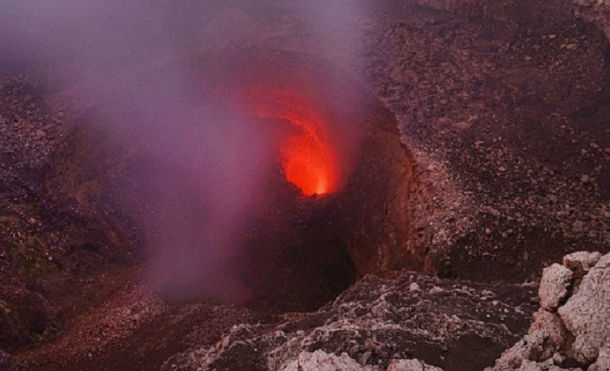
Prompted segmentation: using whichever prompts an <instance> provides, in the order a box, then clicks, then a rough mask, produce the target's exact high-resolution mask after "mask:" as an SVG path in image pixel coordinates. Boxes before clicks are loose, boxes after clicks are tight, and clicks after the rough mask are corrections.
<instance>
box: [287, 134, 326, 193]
mask: <svg viewBox="0 0 610 371" xmlns="http://www.w3.org/2000/svg"><path fill="white" fill-rule="evenodd" d="M303 123H305V124H306V125H311V124H310V123H307V122H301V124H303ZM302 129H303V131H304V133H303V134H301V135H296V136H293V137H291V138H289V139H288V140H287V141H286V142H285V143H284V145H283V147H282V149H281V157H282V166H283V168H284V174H285V176H286V180H288V181H289V182H290V183H292V184H294V185H296V186H297V187H299V189H300V190H301V191H302V192H303V193H304V194H305V195H307V196H312V195H314V194H318V195H323V194H326V193H329V192H330V191H331V189H332V188H331V186H333V185H334V179H333V178H334V163H333V158H332V157H331V156H330V153H329V151H328V149H327V148H326V144H325V143H324V142H323V141H322V140H321V138H320V137H319V136H318V135H317V134H316V132H315V130H311V128H310V127H307V126H304V127H302Z"/></svg>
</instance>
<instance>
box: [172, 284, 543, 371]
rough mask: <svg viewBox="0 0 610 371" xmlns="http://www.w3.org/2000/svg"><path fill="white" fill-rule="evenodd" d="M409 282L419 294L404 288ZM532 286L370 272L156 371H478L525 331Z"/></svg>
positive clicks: (241, 327)
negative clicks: (312, 308)
mask: <svg viewBox="0 0 610 371" xmlns="http://www.w3.org/2000/svg"><path fill="white" fill-rule="evenodd" d="M413 283H416V284H417V286H418V287H419V288H420V290H411V287H413ZM535 290H536V288H535V286H532V285H508V286H507V285H505V284H504V285H502V286H496V285H490V284H487V285H486V284H476V283H460V282H456V281H451V280H442V279H438V278H436V277H432V276H429V275H425V274H421V273H413V272H404V273H401V274H399V275H397V276H396V277H395V278H379V277H377V276H373V275H369V276H365V277H364V278H362V279H361V280H360V281H359V282H358V283H356V284H355V285H354V286H352V287H351V288H349V289H348V290H346V291H345V292H344V293H343V294H341V295H340V296H339V297H338V298H337V299H336V300H335V301H334V302H333V303H330V304H328V305H326V306H324V307H323V308H321V309H320V310H318V311H316V312H312V313H288V314H285V315H283V316H284V319H285V320H284V322H282V323H279V324H272V325H263V324H243V325H239V326H234V327H233V328H232V329H231V330H230V331H229V333H228V334H226V335H225V336H224V337H223V338H222V339H221V340H220V341H218V342H217V343H215V344H213V345H212V346H199V347H197V346H196V347H193V348H191V349H189V350H187V351H185V352H182V353H180V354H177V355H175V356H173V357H171V358H170V359H168V360H167V361H166V363H165V365H164V366H163V368H169V369H216V370H229V369H271V370H277V369H286V370H292V369H303V370H307V369H317V370H319V369H331V370H340V369H341V370H379V371H382V370H398V369H405V368H404V367H407V368H406V369H410V367H414V368H413V369H417V370H430V371H432V370H437V369H436V368H434V367H440V368H442V369H448V370H475V369H482V368H483V367H485V366H486V365H489V364H491V363H492V362H493V360H494V359H496V358H497V357H498V356H499V354H500V352H501V351H502V349H506V347H508V346H509V345H510V344H512V343H513V342H514V341H516V340H517V339H518V338H519V337H520V336H522V334H523V333H525V329H526V327H527V323H528V322H529V320H528V318H529V316H530V315H531V313H532V310H533V308H534V307H535V295H536V294H535V293H536V291H535ZM430 365H433V366H434V367H433V366H430Z"/></svg>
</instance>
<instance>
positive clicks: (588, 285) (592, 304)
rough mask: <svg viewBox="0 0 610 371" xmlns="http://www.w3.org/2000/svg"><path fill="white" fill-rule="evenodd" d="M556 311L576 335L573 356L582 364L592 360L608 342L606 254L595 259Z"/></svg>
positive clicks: (609, 264)
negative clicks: (568, 297)
mask: <svg viewBox="0 0 610 371" xmlns="http://www.w3.org/2000/svg"><path fill="white" fill-rule="evenodd" d="M558 313H559V315H560V316H561V319H562V320H563V321H564V323H565V325H566V327H567V329H568V330H569V331H570V332H571V333H572V334H573V335H574V336H575V337H576V339H575V341H574V343H573V344H572V347H571V352H572V355H573V357H574V358H576V359H577V360H578V361H579V362H582V363H587V362H591V361H593V360H595V359H596V358H597V356H598V354H599V349H600V347H601V346H602V345H603V344H605V343H607V342H609V341H610V315H609V314H610V254H606V255H604V256H603V257H602V258H600V259H599V261H598V262H597V264H596V265H595V266H594V267H593V268H592V269H591V270H590V271H589V273H587V275H585V277H584V278H583V280H582V283H581V284H580V287H579V290H578V292H577V293H576V294H575V295H573V296H572V297H571V298H570V299H568V301H567V302H566V304H565V305H564V306H562V307H561V308H559V310H558Z"/></svg>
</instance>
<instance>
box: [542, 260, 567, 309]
mask: <svg viewBox="0 0 610 371" xmlns="http://www.w3.org/2000/svg"><path fill="white" fill-rule="evenodd" d="M571 280H572V271H571V270H569V269H568V268H566V267H564V266H562V265H560V264H557V263H555V264H553V265H551V266H550V267H546V268H544V270H543V271H542V279H541V280H540V288H539V289H538V296H539V297H540V306H541V307H543V308H544V309H547V310H555V309H557V307H558V306H559V303H560V302H561V301H562V300H563V299H564V298H565V297H566V295H567V294H568V288H569V287H570V284H571Z"/></svg>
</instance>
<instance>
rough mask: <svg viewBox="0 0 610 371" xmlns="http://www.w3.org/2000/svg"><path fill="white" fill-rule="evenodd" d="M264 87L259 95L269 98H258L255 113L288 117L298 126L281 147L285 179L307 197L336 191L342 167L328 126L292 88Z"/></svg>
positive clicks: (261, 115)
mask: <svg viewBox="0 0 610 371" xmlns="http://www.w3.org/2000/svg"><path fill="white" fill-rule="evenodd" d="M259 88H260V87H259ZM256 90H258V89H256ZM261 90H262V91H263V92H264V94H260V95H259V94H256V95H257V96H258V97H261V96H262V97H265V98H266V99H260V98H259V99H257V101H258V102H256V103H255V106H256V108H255V111H256V113H255V114H256V115H257V116H259V117H267V118H270V117H275V118H282V119H285V120H287V121H289V122H290V123H291V124H292V125H294V126H296V127H297V128H298V129H299V133H297V134H294V135H292V136H290V137H289V138H287V139H286V140H285V141H284V143H282V147H281V149H280V159H281V163H282V168H283V171H284V175H285V177H286V180H287V181H289V182H290V183H292V184H294V185H295V186H297V187H298V188H299V189H300V190H301V192H303V194H305V195H307V196H313V195H315V194H317V195H324V194H327V193H331V192H334V191H336V190H337V188H338V183H339V181H338V179H339V167H338V162H337V159H336V154H335V152H334V149H333V146H332V145H331V142H330V140H329V138H328V136H329V133H328V125H327V124H326V123H325V121H324V120H323V119H322V118H321V117H320V115H319V114H318V112H317V111H316V110H315V109H314V108H313V107H312V106H311V104H308V102H307V101H306V100H305V99H304V98H303V97H302V96H300V95H298V94H296V93H294V92H291V91H279V90H275V89H269V88H265V89H261ZM258 93H261V92H260V91H259V92H258Z"/></svg>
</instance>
